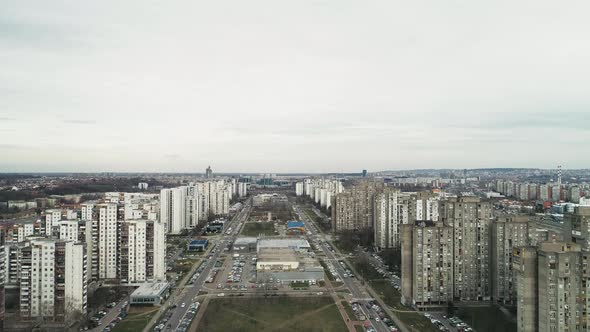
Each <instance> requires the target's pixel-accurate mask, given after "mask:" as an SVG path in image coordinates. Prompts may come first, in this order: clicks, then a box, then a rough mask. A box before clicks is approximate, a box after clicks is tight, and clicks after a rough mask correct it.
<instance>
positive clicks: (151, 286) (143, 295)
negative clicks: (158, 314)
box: [129, 282, 170, 305]
mask: <svg viewBox="0 0 590 332" xmlns="http://www.w3.org/2000/svg"><path fill="white" fill-rule="evenodd" d="M169 294H170V284H169V283H167V282H156V283H145V284H142V285H140V286H139V288H137V289H136V290H135V291H133V293H132V294H131V296H130V298H129V303H130V304H131V305H160V304H161V303H162V301H163V300H165V299H166V298H168V295H169Z"/></svg>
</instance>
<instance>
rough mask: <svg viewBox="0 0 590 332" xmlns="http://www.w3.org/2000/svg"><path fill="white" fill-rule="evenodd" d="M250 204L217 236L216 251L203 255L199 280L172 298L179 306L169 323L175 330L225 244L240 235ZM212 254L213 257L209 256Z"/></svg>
mask: <svg viewBox="0 0 590 332" xmlns="http://www.w3.org/2000/svg"><path fill="white" fill-rule="evenodd" d="M250 206H251V205H250V202H249V201H247V202H246V203H245V204H244V207H243V208H242V210H241V211H240V212H239V213H238V214H236V215H235V216H234V217H233V218H232V219H231V221H230V222H229V225H228V226H227V227H225V230H224V233H223V235H221V236H220V237H218V238H217V243H216V244H215V246H216V248H217V249H216V250H215V252H208V253H207V254H206V255H203V259H204V260H206V266H205V268H204V270H203V271H202V272H201V273H200V275H199V277H198V278H197V280H196V281H195V282H194V283H193V284H188V285H185V286H184V289H183V290H182V292H181V293H180V295H179V296H178V297H176V298H174V299H171V302H174V304H175V305H176V306H177V307H176V309H174V313H173V314H172V317H171V318H170V320H169V321H168V323H167V324H168V325H171V327H172V330H173V331H176V330H177V329H178V327H179V325H180V323H181V321H182V319H183V318H184V317H185V316H186V314H187V312H188V310H189V309H190V305H191V303H193V302H195V301H196V297H197V296H198V294H199V291H201V290H202V289H203V285H204V284H205V280H207V277H208V276H209V273H211V270H212V269H213V267H214V265H215V262H216V261H217V259H218V258H219V255H220V254H221V253H222V252H223V249H224V248H225V246H226V245H228V244H230V243H233V241H234V240H235V238H236V236H237V235H238V232H237V229H238V227H237V226H238V224H240V223H243V222H244V221H246V219H247V218H248V215H249V213H250ZM230 228H231V230H232V231H231V232H230V234H227V233H226V232H227V231H228V230H229V229H230ZM209 254H210V255H209ZM210 256H212V257H211V258H208V257H210ZM183 303H184V304H185V305H184V307H183V306H182V304H183Z"/></svg>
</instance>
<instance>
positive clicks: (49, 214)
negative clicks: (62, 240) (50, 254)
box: [45, 210, 61, 236]
mask: <svg viewBox="0 0 590 332" xmlns="http://www.w3.org/2000/svg"><path fill="white" fill-rule="evenodd" d="M60 220H61V210H45V234H47V235H49V236H51V235H52V232H53V226H57V223H58V222H59V221H60Z"/></svg>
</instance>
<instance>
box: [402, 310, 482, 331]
mask: <svg viewBox="0 0 590 332" xmlns="http://www.w3.org/2000/svg"><path fill="white" fill-rule="evenodd" d="M395 314H396V316H397V317H398V318H399V319H400V320H401V321H403V322H404V323H405V324H406V326H408V327H409V328H412V329H413V331H420V332H436V331H438V329H437V328H436V327H435V326H434V325H432V323H431V322H430V320H429V319H428V318H426V317H424V316H422V315H421V314H419V313H417V312H415V313H414V312H396V313H395ZM478 332H479V330H478Z"/></svg>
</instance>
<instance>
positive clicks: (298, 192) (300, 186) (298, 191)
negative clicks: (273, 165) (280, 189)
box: [295, 182, 304, 196]
mask: <svg viewBox="0 0 590 332" xmlns="http://www.w3.org/2000/svg"><path fill="white" fill-rule="evenodd" d="M303 194H304V191H303V182H297V183H295V195H297V196H303Z"/></svg>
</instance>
